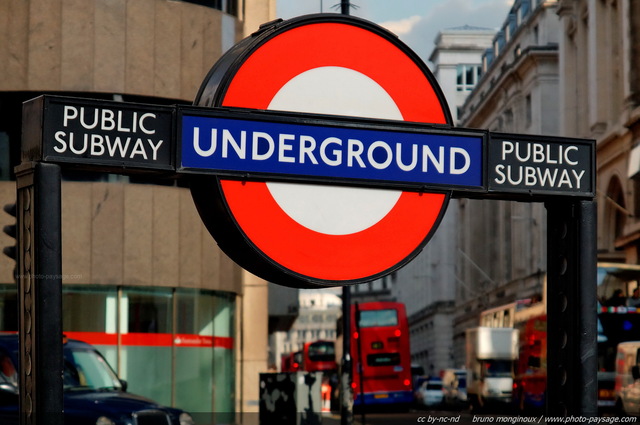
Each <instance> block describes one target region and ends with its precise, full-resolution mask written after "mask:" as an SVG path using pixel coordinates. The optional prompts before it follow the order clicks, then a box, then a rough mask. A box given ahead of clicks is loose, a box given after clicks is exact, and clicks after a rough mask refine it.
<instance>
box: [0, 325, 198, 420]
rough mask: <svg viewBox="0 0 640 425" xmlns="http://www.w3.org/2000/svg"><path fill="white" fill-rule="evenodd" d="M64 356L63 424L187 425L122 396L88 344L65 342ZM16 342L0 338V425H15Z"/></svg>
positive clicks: (171, 412)
mask: <svg viewBox="0 0 640 425" xmlns="http://www.w3.org/2000/svg"><path fill="white" fill-rule="evenodd" d="M63 354H64V380H63V382H64V422H65V424H70V425H71V424H73V425H85V424H86V425H140V424H148V425H156V424H157V425H160V424H162V425H193V424H194V422H193V419H192V418H191V416H190V415H189V414H188V413H186V412H184V411H182V410H180V409H174V408H171V407H165V406H161V405H159V404H157V403H155V402H154V401H152V400H149V399H146V398H144V397H141V396H137V395H134V394H130V393H128V392H127V384H126V382H125V381H123V380H120V379H119V378H118V376H117V375H116V373H115V372H114V371H113V369H111V367H110V366H109V364H108V363H107V361H106V360H105V359H104V357H103V356H102V355H101V354H100V353H99V352H98V351H97V350H96V349H95V348H94V347H93V346H92V345H90V344H87V343H84V342H81V341H76V340H68V341H66V342H65V343H64V346H63ZM18 357H19V353H18V336H17V335H0V423H1V424H3V425H4V424H18V422H19V415H18V373H17V370H16V365H17V364H18Z"/></svg>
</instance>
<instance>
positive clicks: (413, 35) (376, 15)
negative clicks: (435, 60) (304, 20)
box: [276, 0, 513, 65]
mask: <svg viewBox="0 0 640 425" xmlns="http://www.w3.org/2000/svg"><path fill="white" fill-rule="evenodd" d="M351 4H352V6H353V7H352V9H351V15H353V16H357V17H359V18H364V19H367V20H369V21H372V22H375V23H377V24H379V25H381V26H383V27H385V28H387V29H388V30H390V31H391V32H393V33H395V34H396V35H397V36H398V37H400V39H401V40H402V41H403V42H404V43H406V44H407V45H408V46H409V47H411V49H412V50H413V51H414V52H416V53H417V54H418V55H420V57H421V58H422V60H423V61H424V62H427V63H428V59H429V55H430V54H431V52H432V51H433V48H434V40H435V38H436V36H437V34H438V32H439V31H441V30H443V29H447V28H454V27H460V26H463V25H471V26H475V27H484V28H495V29H498V28H499V27H500V26H502V24H503V23H504V21H505V19H506V17H507V13H508V12H509V9H510V8H511V6H512V5H513V0H351ZM320 11H322V12H325V13H339V12H340V0H277V6H276V13H277V17H279V18H283V19H289V18H293V17H295V16H300V15H306V14H309V13H319V12H320ZM429 65H430V64H429Z"/></svg>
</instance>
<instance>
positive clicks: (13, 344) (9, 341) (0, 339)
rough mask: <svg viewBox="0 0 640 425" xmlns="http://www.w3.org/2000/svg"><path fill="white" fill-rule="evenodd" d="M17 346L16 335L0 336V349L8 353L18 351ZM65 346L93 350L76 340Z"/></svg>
mask: <svg viewBox="0 0 640 425" xmlns="http://www.w3.org/2000/svg"><path fill="white" fill-rule="evenodd" d="M18 344H19V343H18V334H0V347H3V348H5V349H6V350H8V351H18V348H19V345H18ZM65 345H66V346H67V347H68V348H76V349H86V350H91V349H94V348H93V346H92V345H91V344H87V343H86V342H82V341H78V340H76V339H69V340H67V343H66V344H65Z"/></svg>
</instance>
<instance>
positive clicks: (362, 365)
mask: <svg viewBox="0 0 640 425" xmlns="http://www.w3.org/2000/svg"><path fill="white" fill-rule="evenodd" d="M351 323H352V324H353V327H352V332H351V357H352V359H353V361H352V364H353V370H352V373H353V375H352V376H353V380H352V387H353V396H354V406H360V407H365V406H372V405H381V404H387V405H391V404H394V405H402V406H409V405H410V404H411V403H412V402H413V391H412V383H411V352H410V349H409V324H408V322H407V314H406V311H405V307H404V304H402V303H396V302H368V303H360V304H355V305H353V306H352V308H351Z"/></svg>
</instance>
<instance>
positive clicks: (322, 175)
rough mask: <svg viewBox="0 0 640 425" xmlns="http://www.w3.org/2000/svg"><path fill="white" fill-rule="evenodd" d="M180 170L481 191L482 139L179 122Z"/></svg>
mask: <svg viewBox="0 0 640 425" xmlns="http://www.w3.org/2000/svg"><path fill="white" fill-rule="evenodd" d="M181 128H182V130H181V146H182V147H181V153H182V157H181V166H182V169H184V170H198V171H203V170H210V171H211V172H213V173H221V174H239V175H243V174H257V175H265V176H268V175H280V176H290V177H291V176H295V177H303V176H307V177H309V178H311V179H321V180H323V179H326V180H342V181H350V180H359V181H364V180H367V181H377V182H382V183H387V182H388V183H390V184H405V185H411V186H413V185H416V186H424V185H454V186H465V187H471V188H472V187H481V186H482V185H483V172H482V166H483V156H482V154H483V136H482V135H481V134H472V135H466V134H465V135H452V134H451V131H449V132H448V134H442V133H426V132H421V131H415V130H414V131H402V130H400V131H395V129H394V130H393V131H385V130H378V129H367V128H354V127H339V126H324V125H309V124H299V123H289V122H287V123H285V122H267V121H259V120H253V119H235V118H233V119H229V118H221V117H210V116H196V115H186V114H185V115H183V116H182V120H181Z"/></svg>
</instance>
